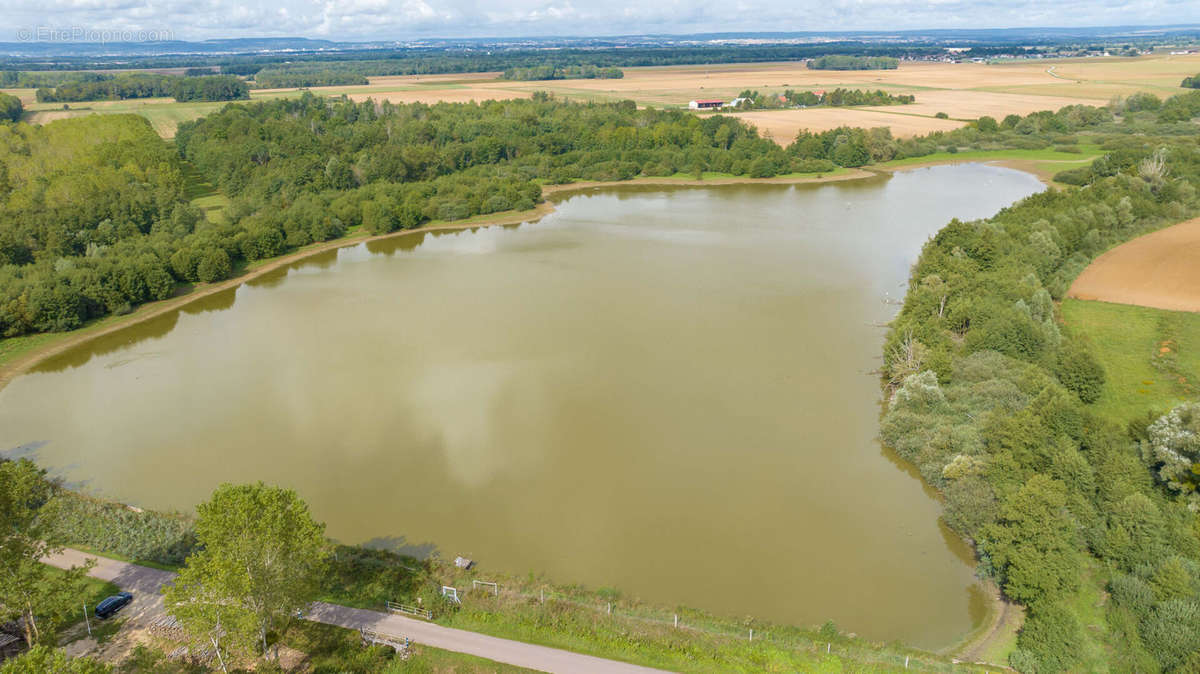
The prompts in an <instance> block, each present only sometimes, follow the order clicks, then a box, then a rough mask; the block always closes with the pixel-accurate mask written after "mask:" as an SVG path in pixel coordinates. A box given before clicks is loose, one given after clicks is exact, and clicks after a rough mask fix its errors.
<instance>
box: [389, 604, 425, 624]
mask: <svg viewBox="0 0 1200 674" xmlns="http://www.w3.org/2000/svg"><path fill="white" fill-rule="evenodd" d="M387 610H388V612H389V613H404V614H407V615H411V616H416V617H418V618H424V619H425V620H433V611H429V610H426V609H423V608H420V607H418V606H409V605H407V604H397V603H396V602H394V601H389V602H388V603H387Z"/></svg>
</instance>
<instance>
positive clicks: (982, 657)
mask: <svg viewBox="0 0 1200 674" xmlns="http://www.w3.org/2000/svg"><path fill="white" fill-rule="evenodd" d="M988 594H989V597H988V599H989V602H990V603H991V605H992V607H993V610H992V611H991V613H990V614H989V615H988V622H987V624H986V625H984V626H983V627H982V628H980V629H979V630H976V632H975V633H974V634H973V635H972V636H970V637H968V638H967V640H966V641H964V642H963V643H962V644H961V645H960V646H959V647H958V648H957V649H956V650H955V651H954V659H955V660H957V661H959V662H972V663H983V664H987V665H992V666H995V667H1004V668H1005V669H1007V667H1006V666H1005V664H1004V663H994V662H987V659H988V657H989V655H990V654H991V653H992V652H993V650H994V648H995V647H997V646H998V645H999V643H1000V642H1002V641H1005V640H1008V639H1011V638H1012V636H1013V635H1014V634H1016V632H1017V630H1018V629H1020V628H1021V625H1022V623H1024V621H1025V614H1024V612H1023V611H1022V610H1021V607H1019V606H1017V605H1015V604H1013V603H1011V602H1009V601H1007V600H1005V599H1004V597H1002V596H1001V595H1000V590H999V588H997V587H996V586H995V585H990V586H989V587H988Z"/></svg>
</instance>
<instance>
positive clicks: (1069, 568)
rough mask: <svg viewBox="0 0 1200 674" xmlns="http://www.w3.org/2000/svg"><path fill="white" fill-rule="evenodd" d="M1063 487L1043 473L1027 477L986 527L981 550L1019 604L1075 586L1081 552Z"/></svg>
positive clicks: (1049, 598)
mask: <svg viewBox="0 0 1200 674" xmlns="http://www.w3.org/2000/svg"><path fill="white" fill-rule="evenodd" d="M1075 531H1076V523H1075V519H1074V518H1073V517H1072V516H1071V513H1070V512H1069V511H1068V510H1067V496H1066V489H1065V488H1064V486H1063V484H1062V483H1061V482H1058V481H1057V480H1053V479H1051V478H1049V477H1047V476H1045V475H1034V476H1033V477H1031V478H1029V481H1028V482H1026V483H1025V485H1024V486H1023V487H1021V489H1020V490H1019V491H1017V493H1016V494H1014V495H1013V496H1012V497H1010V498H1009V499H1008V500H1007V501H1005V502H1004V504H1003V505H1002V506H1001V508H1000V518H999V520H998V521H997V522H996V523H994V524H990V525H988V526H986V527H984V531H983V534H982V536H981V539H982V543H983V548H984V551H985V552H986V553H987V555H988V556H989V557H990V558H991V560H992V563H993V565H994V566H995V568H996V569H997V570H998V571H1000V573H1001V576H1002V578H1003V580H1004V592H1005V594H1007V595H1008V596H1009V597H1011V598H1012V599H1015V600H1016V601H1019V602H1022V603H1029V602H1032V601H1053V600H1054V599H1055V598H1056V597H1061V596H1062V595H1064V594H1066V593H1068V592H1071V591H1073V590H1074V589H1075V588H1077V587H1078V586H1079V575H1080V570H1081V569H1082V567H1083V556H1082V553H1081V552H1080V550H1079V547H1078V546H1077V545H1076V541H1075Z"/></svg>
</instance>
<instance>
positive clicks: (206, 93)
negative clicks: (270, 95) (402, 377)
mask: <svg viewBox="0 0 1200 674" xmlns="http://www.w3.org/2000/svg"><path fill="white" fill-rule="evenodd" d="M36 95H37V100H38V102H40V103H74V102H79V101H102V100H110V101H116V100H125V99H129V98H160V97H167V96H170V97H174V98H175V100H176V101H180V102H186V101H235V100H244V99H247V98H249V97H250V88H249V86H248V85H247V84H246V83H245V82H243V81H242V80H241V79H240V78H238V77H234V76H232V75H201V76H192V77H187V76H185V77H180V76H176V75H158V74H154V73H121V74H118V75H113V76H109V77H105V78H102V79H83V80H75V81H65V82H62V83H60V84H59V85H58V86H56V87H54V88H45V87H43V88H40V89H38V90H37V94H36Z"/></svg>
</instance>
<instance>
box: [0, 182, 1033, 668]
mask: <svg viewBox="0 0 1200 674" xmlns="http://www.w3.org/2000/svg"><path fill="white" fill-rule="evenodd" d="M1019 161H1021V160H1004V159H996V160H979V159H942V160H933V161H929V162H921V163H916V164H908V165H904V166H895V167H883V166H875V165H872V166H866V167H861V168H854V169H848V170H847V171H846V172H845V173H839V174H836V175H831V176H822V177H818V176H796V177H783V178H743V177H728V178H724V177H722V178H711V179H708V180H696V179H689V178H670V177H647V178H634V179H632V180H622V181H586V182H575V183H566V184H561V185H543V186H542V198H543V199H544V201H543V202H542V203H540V204H538V205H537V206H535V207H534V208H533V209H530V210H526V211H518V212H504V213H501V214H492V215H486V216H477V219H474V220H466V221H462V222H459V223H442V224H432V225H427V226H424V227H418V228H415V229H406V230H399V231H395V232H389V233H387V234H376V235H370V234H365V233H356V234H352V235H350V236H346V237H342V238H339V239H334V240H332V241H325V242H321V243H318V244H312V245H311V246H310V247H307V248H304V249H301V250H297V251H293V252H292V253H288V254H286V255H283V256H280V257H276V258H271V259H269V260H266V261H264V262H263V264H262V265H261V266H258V267H255V268H253V269H249V270H246V271H244V272H242V273H241V274H239V275H238V276H236V277H233V278H230V279H226V280H224V281H221V282H219V283H215V284H210V285H205V286H202V287H197V288H195V289H193V290H191V291H189V292H186V293H184V294H182V295H179V296H176V297H172V298H169V299H166V300H160V301H157V302H151V303H147V304H143V305H141V306H140V307H138V309H136V310H135V311H133V312H131V313H130V314H128V315H126V316H123V317H119V318H118V317H109V320H111V323H109V324H106V325H93V326H90V327H84V328H80V329H79V330H76V331H72V332H67V333H61V335H62V336H61V338H58V339H53V340H52V341H49V342H47V343H46V344H42V345H38V346H34V347H31V348H30V349H29V350H28V351H27V352H25V353H22V354H20V355H18V356H16V357H14V358H13V359H12V360H11V361H9V362H8V363H4V364H2V365H0V391H3V389H4V388H5V387H6V386H7V385H8V384H9V383H10V382H12V381H13V380H14V379H16V378H17V377H19V376H20V375H22V374H25V373H26V372H28V371H29V370H31V369H33V368H35V367H36V366H37V365H39V364H41V363H42V362H43V361H45V360H47V359H49V358H52V357H54V356H57V355H59V354H61V353H63V352H65V351H68V350H70V349H73V348H75V347H77V346H81V345H83V344H86V343H87V342H89V341H92V340H94V339H97V338H100V337H103V336H106V335H110V334H112V333H115V332H118V331H120V330H123V329H125V328H127V327H130V326H133V325H137V324H138V323H142V322H144V321H148V320H150V319H153V318H156V317H158V316H161V315H163V314H165V313H168V312H171V311H176V310H179V309H182V308H183V307H185V306H187V305H189V304H191V303H192V302H195V301H197V300H200V299H203V298H205V297H208V296H211V295H213V294H216V293H219V292H223V291H226V290H230V289H234V288H237V287H239V286H241V285H243V284H245V283H247V282H249V281H252V280H254V279H257V278H259V277H261V276H264V275H266V274H268V273H271V272H273V271H276V270H278V269H280V268H282V267H285V266H287V265H290V264H294V263H296V262H300V261H303V260H305V259H307V258H310V257H313V256H315V255H319V254H321V253H326V252H329V251H331V250H338V249H341V248H347V247H350V246H356V245H358V244H361V243H369V242H373V241H381V240H385V239H391V238H397V237H402V236H408V235H413V234H425V233H429V232H445V231H461V230H467V229H477V228H484V227H496V226H505V225H518V224H523V223H528V222H537V221H538V220H541V219H542V218H543V217H545V216H547V215H550V214H552V213H554V212H555V211H556V210H557V207H556V206H557V204H558V203H559V202H560V201H562V200H563V199H565V197H566V196H569V195H570V194H571V193H575V192H585V191H589V190H597V189H605V188H618V189H619V188H623V187H629V186H645V187H714V186H718V187H719V186H732V185H754V184H769V185H798V184H823V183H835V182H844V181H854V180H866V179H870V178H876V177H879V176H883V175H891V174H893V173H897V172H900V171H906V170H910V169H918V168H928V167H931V166H944V165H955V164H966V163H981V164H990V165H1001V166H1007V167H1008V168H1013V169H1015V170H1020V171H1024V172H1026V173H1030V174H1032V175H1034V176H1036V177H1037V178H1038V179H1039V180H1041V181H1042V182H1043V183H1044V184H1046V185H1047V186H1049V187H1053V186H1054V185H1052V183H1051V182H1050V181H1049V180H1048V179H1046V178H1044V177H1043V176H1041V175H1038V174H1037V173H1036V172H1035V171H1033V170H1032V168H1030V167H1027V166H1022V167H1018V166H1015V165H1011V166H1010V165H1009V163H1008V162H1019ZM1029 163H1032V162H1029ZM556 196H558V197H563V199H558V198H552V197H556ZM101 320H102V321H103V320H105V319H101ZM988 599H989V601H988V609H989V610H988V615H987V616H986V617H985V618H984V620H983V622H982V624H980V625H977V626H974V627H973V628H972V629H971V630H970V631H969V632H968V633H967V634H966V635H964V636H963V637H962V638H960V639H959V640H957V641H955V642H953V643H951V644H948V645H947V646H945V647H943V648H941V649H938V650H937V651H936V652H938V653H943V654H951V655H960V654H966V652H968V651H970V650H974V649H973V648H972V647H973V646H976V644H975V643H973V642H977V641H979V640H981V639H982V640H987V637H988V636H991V634H990V633H993V632H994V631H995V629H996V627H997V626H996V625H995V623H994V622H993V621H997V620H996V619H997V617H1000V618H1001V620H1000V621H997V622H1002V618H1003V616H1004V615H1005V613H1006V609H1007V602H1005V601H1004V599H1003V598H1002V597H1000V596H998V593H995V594H993V593H988Z"/></svg>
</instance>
